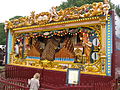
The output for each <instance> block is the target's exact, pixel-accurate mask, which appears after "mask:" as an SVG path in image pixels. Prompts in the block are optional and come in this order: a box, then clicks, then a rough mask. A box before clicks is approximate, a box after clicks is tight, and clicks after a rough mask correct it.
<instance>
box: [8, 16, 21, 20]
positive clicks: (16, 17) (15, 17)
mask: <svg viewBox="0 0 120 90" xmlns="http://www.w3.org/2000/svg"><path fill="white" fill-rule="evenodd" d="M20 17H23V16H14V17H12V18H10V19H9V20H13V19H18V18H20Z"/></svg>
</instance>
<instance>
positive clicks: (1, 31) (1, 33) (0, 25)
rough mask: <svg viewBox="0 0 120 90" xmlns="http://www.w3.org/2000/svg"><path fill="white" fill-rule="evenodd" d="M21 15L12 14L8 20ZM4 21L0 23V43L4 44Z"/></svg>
mask: <svg viewBox="0 0 120 90" xmlns="http://www.w3.org/2000/svg"><path fill="white" fill-rule="evenodd" d="M20 17H22V16H14V17H13V18H10V19H9V20H13V19H18V18H20ZM4 26H5V24H4V23H0V45H5V44H6V35H5V30H4Z"/></svg>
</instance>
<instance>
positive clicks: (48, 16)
mask: <svg viewBox="0 0 120 90" xmlns="http://www.w3.org/2000/svg"><path fill="white" fill-rule="evenodd" d="M56 9H57V7H52V9H51V11H50V12H42V13H40V14H35V12H34V11H33V12H31V15H30V16H27V17H20V18H19V19H14V20H11V21H6V25H5V26H6V28H7V29H12V28H18V27H23V26H30V25H34V24H35V25H42V24H46V23H50V22H58V21H65V20H71V19H79V18H85V17H92V16H99V15H107V14H108V11H109V9H110V6H109V4H103V2H98V3H93V4H85V5H82V6H81V7H71V8H66V9H64V10H62V9H61V10H60V11H57V10H56Z"/></svg>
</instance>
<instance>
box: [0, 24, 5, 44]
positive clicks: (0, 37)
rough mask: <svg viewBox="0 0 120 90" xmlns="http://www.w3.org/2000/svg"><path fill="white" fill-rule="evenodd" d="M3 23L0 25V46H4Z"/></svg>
mask: <svg viewBox="0 0 120 90" xmlns="http://www.w3.org/2000/svg"><path fill="white" fill-rule="evenodd" d="M4 26H5V25H4V23H0V45H5V44H6V35H5V30H4Z"/></svg>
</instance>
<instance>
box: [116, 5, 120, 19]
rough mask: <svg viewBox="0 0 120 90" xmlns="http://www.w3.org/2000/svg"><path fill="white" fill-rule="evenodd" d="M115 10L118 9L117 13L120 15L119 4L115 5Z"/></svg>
mask: <svg viewBox="0 0 120 90" xmlns="http://www.w3.org/2000/svg"><path fill="white" fill-rule="evenodd" d="M115 11H116V13H117V15H118V16H119V17H120V5H117V6H116V7H115Z"/></svg>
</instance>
